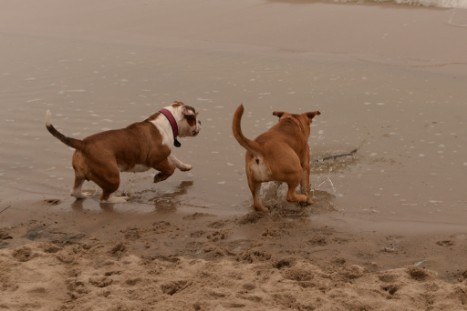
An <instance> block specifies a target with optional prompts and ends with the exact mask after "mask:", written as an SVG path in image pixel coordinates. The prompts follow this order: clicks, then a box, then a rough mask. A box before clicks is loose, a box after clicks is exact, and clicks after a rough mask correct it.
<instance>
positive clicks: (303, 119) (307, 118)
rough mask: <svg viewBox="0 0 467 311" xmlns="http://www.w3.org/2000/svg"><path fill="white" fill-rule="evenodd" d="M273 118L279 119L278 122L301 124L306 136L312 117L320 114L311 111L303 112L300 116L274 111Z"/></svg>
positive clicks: (308, 132)
mask: <svg viewBox="0 0 467 311" xmlns="http://www.w3.org/2000/svg"><path fill="white" fill-rule="evenodd" d="M272 114H273V115H274V116H276V117H279V122H281V121H283V122H288V121H289V120H290V121H293V122H295V121H296V122H298V123H299V124H301V127H302V128H303V130H305V133H306V135H309V134H310V124H311V122H312V120H313V118H314V117H316V116H319V115H320V114H321V112H319V111H312V112H305V113H302V114H292V113H288V112H284V111H274V112H273V113H272Z"/></svg>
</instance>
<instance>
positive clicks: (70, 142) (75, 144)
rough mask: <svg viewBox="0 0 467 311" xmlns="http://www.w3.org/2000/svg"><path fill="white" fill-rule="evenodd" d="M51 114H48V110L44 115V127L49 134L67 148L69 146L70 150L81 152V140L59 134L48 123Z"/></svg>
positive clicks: (82, 146) (82, 145)
mask: <svg viewBox="0 0 467 311" xmlns="http://www.w3.org/2000/svg"><path fill="white" fill-rule="evenodd" d="M51 116H52V114H51V113H50V110H47V111H46V113H45V127H46V128H47V130H48V131H49V133H50V134H52V135H53V136H55V137H56V138H57V139H58V140H60V141H61V142H62V143H64V144H65V145H67V146H70V147H71V148H75V149H77V150H83V148H84V144H83V141H82V140H79V139H75V138H71V137H67V136H65V135H63V134H62V133H60V132H59V131H58V130H57V129H56V128H55V127H54V126H53V125H52V123H51V122H50V118H51Z"/></svg>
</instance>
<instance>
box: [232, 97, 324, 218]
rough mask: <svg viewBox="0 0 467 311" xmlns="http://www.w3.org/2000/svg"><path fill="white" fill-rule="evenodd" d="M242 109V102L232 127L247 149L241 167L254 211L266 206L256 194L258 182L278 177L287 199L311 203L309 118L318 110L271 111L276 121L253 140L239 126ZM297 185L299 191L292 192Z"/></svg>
mask: <svg viewBox="0 0 467 311" xmlns="http://www.w3.org/2000/svg"><path fill="white" fill-rule="evenodd" d="M243 111H244V108H243V105H240V106H239V107H238V108H237V110H236V111H235V114H234V117H233V122H232V131H233V135H234V137H235V139H236V140H237V141H238V143H239V144H240V145H241V146H242V147H244V148H245V149H246V150H247V152H246V155H245V170H246V175H247V179H248V186H249V188H250V190H251V193H252V195H253V207H254V208H255V209H256V210H257V211H267V210H268V209H267V208H266V207H265V206H264V205H263V204H262V202H261V200H260V197H259V194H260V189H261V184H262V183H263V182H268V181H280V182H285V183H286V184H287V185H288V191H287V201H289V202H301V203H307V204H311V203H312V197H311V195H310V148H309V146H308V138H309V136H310V131H311V130H310V125H311V122H312V119H313V118H314V117H315V116H317V115H320V114H321V113H320V112H319V111H314V112H307V113H302V114H290V113H288V112H278V111H275V112H273V115H275V116H277V117H279V122H278V123H277V124H276V125H274V126H273V127H272V128H270V129H269V130H268V131H266V132H265V133H263V134H261V135H260V136H258V137H257V138H256V139H255V140H250V139H248V138H246V137H245V136H244V135H243V133H242V129H241V118H242V115H243ZM298 185H300V188H301V193H296V192H295V189H296V188H297V186H298Z"/></svg>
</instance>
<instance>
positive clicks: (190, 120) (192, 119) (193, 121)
mask: <svg viewBox="0 0 467 311" xmlns="http://www.w3.org/2000/svg"><path fill="white" fill-rule="evenodd" d="M185 119H186V121H187V122H188V124H190V125H194V124H196V116H194V115H186V116H185Z"/></svg>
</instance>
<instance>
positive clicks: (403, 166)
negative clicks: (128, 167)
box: [0, 6, 467, 225]
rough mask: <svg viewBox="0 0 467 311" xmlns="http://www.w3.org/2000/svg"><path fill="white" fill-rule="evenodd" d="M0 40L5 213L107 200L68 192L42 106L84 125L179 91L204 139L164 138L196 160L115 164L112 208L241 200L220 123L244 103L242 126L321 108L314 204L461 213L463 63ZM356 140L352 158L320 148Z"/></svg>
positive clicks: (138, 112) (416, 216)
mask: <svg viewBox="0 0 467 311" xmlns="http://www.w3.org/2000/svg"><path fill="white" fill-rule="evenodd" d="M324 7H325V8H328V7H327V6H324ZM243 9H246V8H243ZM367 9H369V10H373V8H367ZM255 10H258V9H255ZM291 10H292V11H294V12H296V11H295V9H291ZM266 11H267V10H266ZM255 12H256V11H255ZM256 14H259V13H256ZM418 14H421V15H419V16H420V17H423V16H424V15H423V14H424V13H418ZM428 14H431V13H428ZM439 14H442V13H439ZM443 18H444V17H443ZM57 31H58V30H57ZM156 32H157V31H156ZM169 32H170V31H169ZM218 34H219V33H218V32H214V33H211V34H210V35H212V38H217V35H218ZM208 35H209V34H208ZM229 35H231V36H232V34H230V33H229ZM80 36H84V37H80ZM86 36H87V37H86ZM96 36H97V35H96ZM205 36H207V35H205ZM0 38H1V40H2V42H3V44H2V45H3V46H4V47H5V48H3V49H2V50H1V51H0V53H1V55H0V56H1V57H0V62H1V66H0V68H1V70H0V85H1V93H0V96H1V107H2V121H3V122H1V125H0V140H1V141H2V147H1V156H0V182H1V190H0V195H1V201H0V206H1V207H0V211H1V210H2V209H4V208H9V209H15V208H16V209H22V210H24V211H26V212H35V211H36V210H37V209H43V208H48V207H50V205H49V204H42V203H41V202H44V200H58V201H57V202H58V205H54V209H55V210H57V211H58V210H60V211H68V210H69V209H70V207H71V208H74V209H85V210H91V211H96V212H97V211H101V207H100V206H99V203H98V201H97V198H98V192H96V191H98V189H97V186H95V185H94V184H92V183H87V184H85V186H84V189H85V190H88V191H90V192H92V193H94V192H95V195H93V197H92V198H90V199H87V200H85V201H84V202H74V200H73V199H72V198H71V197H69V191H70V188H71V185H72V181H73V170H72V168H71V155H72V152H73V151H72V150H71V149H70V148H68V147H66V146H64V145H63V144H62V143H60V142H59V141H57V140H56V139H55V138H53V137H52V136H51V135H50V134H49V133H48V132H47V131H46V130H45V127H44V124H43V116H44V113H45V111H46V110H47V109H50V110H51V111H52V114H53V118H52V122H53V124H54V125H55V126H56V127H57V128H59V129H60V130H61V131H62V132H63V133H65V134H67V135H70V136H73V137H77V138H82V137H85V136H88V135H90V134H93V133H96V132H99V131H103V130H106V129H112V128H120V127H125V126H127V125H128V124H130V123H132V122H136V121H140V120H143V119H144V118H146V117H147V116H149V115H151V114H152V113H154V112H155V111H157V110H158V109H160V108H162V107H163V106H165V105H167V104H169V103H170V102H172V101H173V100H181V101H184V102H185V103H187V104H189V105H192V106H194V107H196V108H197V109H198V110H199V111H200V114H199V118H200V119H201V121H202V123H203V125H202V131H201V134H200V135H199V136H198V137H196V138H187V139H183V140H182V141H181V142H182V147H181V148H180V149H177V150H174V152H175V154H176V155H177V157H178V158H180V159H181V160H183V161H185V162H188V163H190V164H192V165H193V167H194V168H193V170H192V171H191V172H188V173H183V172H180V171H177V172H176V173H175V174H174V176H172V177H171V178H170V179H169V180H167V181H165V182H163V183H159V184H153V183H152V177H153V175H154V173H155V172H154V171H150V172H147V173H138V174H131V173H127V174H123V180H122V184H121V187H120V189H119V191H120V192H124V193H127V194H130V196H131V200H130V203H128V204H121V205H116V206H114V207H113V210H116V211H121V212H128V213H139V212H150V211H153V210H154V209H156V210H168V211H170V210H174V209H177V210H189V211H203V212H207V213H214V214H245V213H247V212H249V211H250V209H251V208H250V204H251V199H250V193H249V190H248V188H247V184H246V180H245V174H244V170H243V154H244V150H243V149H242V148H241V147H240V146H239V145H238V144H237V142H236V141H235V140H234V139H233V137H232V135H231V129H230V123H231V118H232V114H233V111H234V110H235V108H236V107H237V105H238V104H240V103H243V104H244V105H245V110H246V112H245V116H244V118H243V120H242V121H243V122H242V126H243V129H244V132H245V134H246V135H247V136H248V137H251V138H253V137H255V136H257V135H258V134H260V133H261V132H263V131H265V130H266V129H267V128H269V127H270V126H271V125H272V124H274V123H275V122H276V119H275V117H273V116H272V111H274V110H287V111H290V112H305V111H313V110H320V111H321V113H322V115H321V116H319V117H317V118H315V120H314V122H313V127H312V135H311V137H310V146H311V149H312V156H313V169H312V176H311V180H312V187H313V188H314V189H315V190H316V191H317V193H318V192H319V193H320V194H321V197H320V199H319V200H318V202H317V205H316V206H315V207H311V208H310V209H311V211H312V214H313V215H312V217H315V216H316V217H317V214H320V215H321V216H319V217H328V218H329V219H337V221H344V219H346V220H345V221H348V219H359V220H360V221H362V220H363V221H368V222H369V223H371V222H375V221H376V222H377V221H382V222H384V221H396V222H397V221H412V222H415V223H417V222H422V223H423V222H428V223H438V224H453V225H454V224H458V225H459V224H461V225H465V223H466V218H465V217H464V216H465V212H466V210H467V197H466V191H465V187H464V186H463V182H464V181H465V176H466V173H467V148H466V147H465V129H466V128H467V126H466V125H467V119H466V117H465V112H466V109H467V108H466V107H467V99H466V96H465V94H466V93H465V86H466V85H467V78H466V77H467V75H466V73H467V72H466V68H467V67H466V66H465V64H457V65H449V66H447V67H446V66H444V67H442V68H433V67H432V66H428V67H426V66H422V67H420V66H419V65H420V63H421V62H422V63H423V62H424V61H421V60H420V59H422V58H420V59H415V60H413V61H411V60H410V59H403V60H401V59H400V58H398V59H397V61H394V59H388V58H385V57H380V56H379V55H377V54H372V55H370V56H371V57H369V56H368V55H360V56H361V57H360V56H355V54H353V52H351V53H349V54H345V53H344V54H322V53H315V52H307V51H301V52H297V51H296V50H284V49H276V48H271V47H268V46H253V45H243V46H241V48H240V47H239V46H238V45H228V44H226V43H225V42H219V41H215V40H218V39H212V40H214V41H213V42H209V40H207V39H206V40H207V41H205V42H204V43H205V45H204V46H203V45H202V44H200V42H201V41H199V42H196V43H195V44H193V45H191V44H187V41H186V40H185V39H180V38H179V37H177V39H178V41H177V40H175V39H173V38H172V39H173V40H175V43H173V44H172V45H170V44H169V45H164V46H161V45H160V44H147V43H146V42H145V40H138V39H135V38H133V39H128V41H127V42H121V41H119V40H111V39H109V36H106V35H105V34H103V35H102V38H101V40H97V39H96V38H95V37H92V36H90V35H81V34H78V35H75V36H72V37H71V38H68V37H66V36H62V35H61V34H60V33H55V34H53V35H49V36H48V35H37V34H30V33H29V34H28V33H27V32H26V34H17V33H13V32H11V33H2V34H0ZM249 40H250V38H248V39H247V40H246V41H249ZM156 41H157V40H156ZM240 41H241V40H240ZM246 41H245V42H246ZM285 41H287V40H285ZM245 42H244V43H242V44H245ZM235 44H237V42H235ZM456 44H458V43H457V42H456ZM302 47H306V45H303V46H302ZM463 47H464V48H465V50H466V51H467V47H465V44H464V46H463ZM350 50H352V49H350ZM356 50H358V49H356ZM457 53H459V51H457ZM436 55H437V54H436ZM436 55H435V56H436ZM435 56H433V57H435ZM370 59H371V61H370ZM433 59H434V58H433ZM433 59H432V60H433ZM432 60H430V64H431V63H432V62H433V61H432ZM434 62H435V61H434ZM435 63H436V62H435ZM355 148H358V151H357V153H356V154H355V155H354V156H353V157H342V158H339V159H337V160H329V161H320V159H322V158H323V157H325V156H327V155H335V154H341V153H346V152H349V151H351V150H353V149H355ZM267 187H268V186H267ZM268 193H269V192H268V190H267V189H266V190H265V196H266V200H270V199H271V194H268ZM279 194H280V196H279V199H280V198H281V195H282V197H283V191H282V192H281V191H279ZM323 194H325V195H323ZM282 204H283V205H284V206H289V205H287V204H286V203H284V202H283V199H282ZM323 206H325V207H323ZM330 206H332V208H330ZM289 207H290V206H289ZM313 211H314V212H313ZM320 211H321V212H323V211H324V212H325V213H324V215H325V216H323V213H321V212H320ZM5 213H6V212H5ZM5 221H7V220H5Z"/></svg>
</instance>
